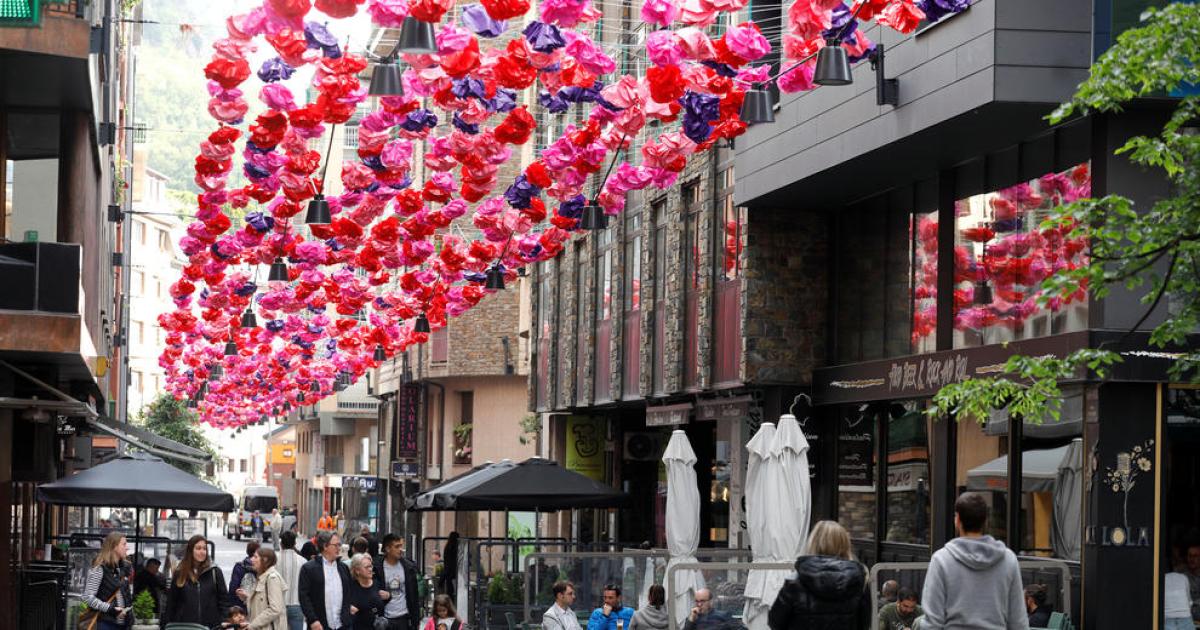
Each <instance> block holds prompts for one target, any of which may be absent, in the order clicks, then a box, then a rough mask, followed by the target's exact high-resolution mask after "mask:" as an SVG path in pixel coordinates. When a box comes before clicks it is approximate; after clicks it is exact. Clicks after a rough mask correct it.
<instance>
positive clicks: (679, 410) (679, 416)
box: [646, 403, 692, 427]
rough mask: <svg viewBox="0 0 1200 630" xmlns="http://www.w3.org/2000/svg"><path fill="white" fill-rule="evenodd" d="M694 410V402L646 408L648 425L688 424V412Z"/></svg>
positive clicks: (670, 425) (671, 425) (669, 425)
mask: <svg viewBox="0 0 1200 630" xmlns="http://www.w3.org/2000/svg"><path fill="white" fill-rule="evenodd" d="M691 411H692V403H682V404H679V405H663V406H662V407H647V408H646V426H648V427H673V426H678V425H681V424H687V422H688V414H689V413H691Z"/></svg>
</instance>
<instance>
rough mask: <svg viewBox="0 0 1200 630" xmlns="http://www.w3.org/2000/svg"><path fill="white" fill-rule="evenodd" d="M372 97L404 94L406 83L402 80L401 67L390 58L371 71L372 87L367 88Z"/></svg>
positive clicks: (376, 65)
mask: <svg viewBox="0 0 1200 630" xmlns="http://www.w3.org/2000/svg"><path fill="white" fill-rule="evenodd" d="M367 94H369V95H371V96H401V95H403V94H404V82H403V81H401V80H400V66H397V65H396V62H395V61H393V60H392V59H391V57H388V58H387V59H385V60H384V61H383V62H382V63H378V64H375V67H374V68H373V69H372V70H371V85H370V87H368V88H367Z"/></svg>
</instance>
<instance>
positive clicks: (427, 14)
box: [408, 0, 454, 24]
mask: <svg viewBox="0 0 1200 630" xmlns="http://www.w3.org/2000/svg"><path fill="white" fill-rule="evenodd" d="M453 6H454V0H417V1H416V2H413V3H412V4H410V5H409V8H408V14H409V15H411V16H413V17H414V18H416V19H418V20H420V21H422V22H429V23H430V24H437V23H438V22H441V21H442V17H443V16H445V15H446V12H447V11H449V10H450V8H451V7H453Z"/></svg>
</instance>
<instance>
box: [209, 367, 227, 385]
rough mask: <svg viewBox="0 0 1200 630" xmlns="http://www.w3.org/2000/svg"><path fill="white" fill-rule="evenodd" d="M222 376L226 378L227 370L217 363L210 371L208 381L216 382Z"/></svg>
mask: <svg viewBox="0 0 1200 630" xmlns="http://www.w3.org/2000/svg"><path fill="white" fill-rule="evenodd" d="M222 376H225V368H224V367H222V366H221V364H220V363H215V364H213V366H212V367H211V368H209V369H208V380H210V381H215V380H217V379H219V378H221V377H222Z"/></svg>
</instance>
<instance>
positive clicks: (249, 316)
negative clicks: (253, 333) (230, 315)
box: [242, 309, 258, 328]
mask: <svg viewBox="0 0 1200 630" xmlns="http://www.w3.org/2000/svg"><path fill="white" fill-rule="evenodd" d="M257 325H258V318H257V317H255V316H254V311H253V310H252V309H246V312H244V313H242V328H254V327H255V326H257Z"/></svg>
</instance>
